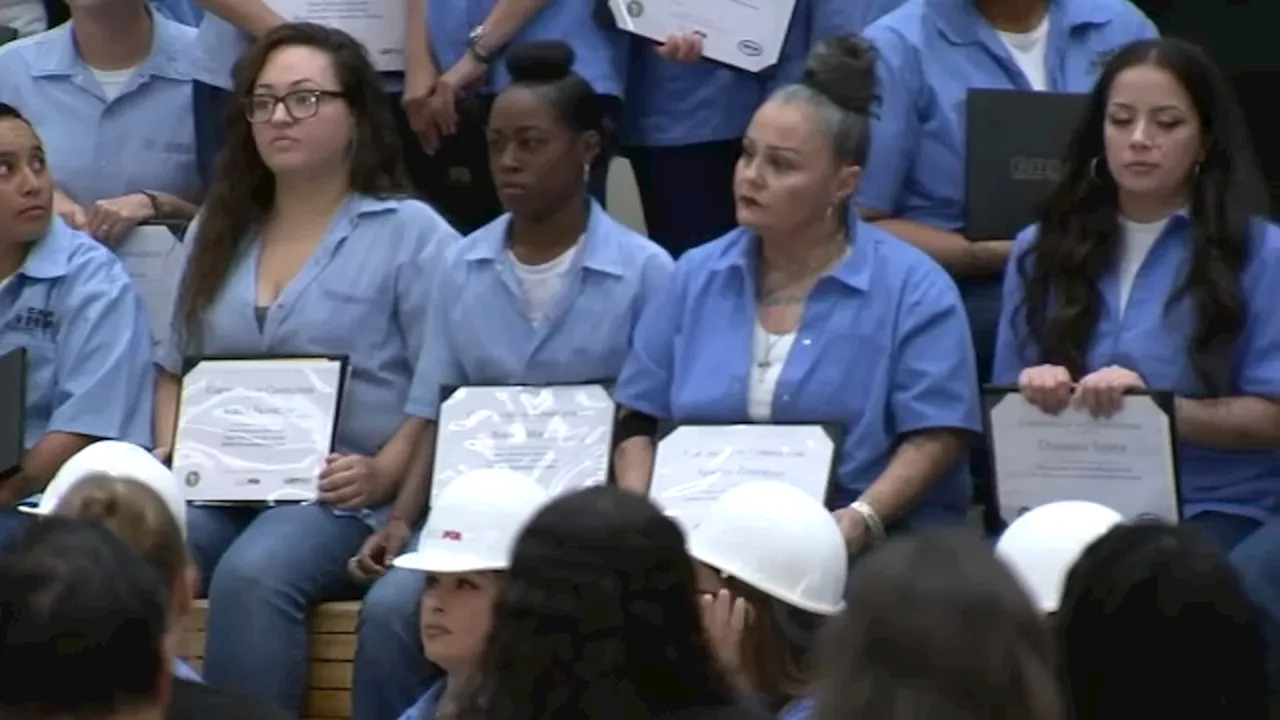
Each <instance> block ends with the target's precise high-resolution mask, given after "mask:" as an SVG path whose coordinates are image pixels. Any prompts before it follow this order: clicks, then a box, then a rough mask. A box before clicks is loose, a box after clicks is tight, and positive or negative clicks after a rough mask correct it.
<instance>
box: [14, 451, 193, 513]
mask: <svg viewBox="0 0 1280 720" xmlns="http://www.w3.org/2000/svg"><path fill="white" fill-rule="evenodd" d="M98 474H103V475H110V476H112V477H116V478H127V479H130V480H137V481H138V482H141V483H142V484H144V485H146V486H147V487H149V488H151V489H152V490H155V491H156V494H158V495H159V496H160V498H161V499H162V500H164V504H165V505H166V506H168V508H169V512H171V513H173V519H174V520H176V521H177V523H178V529H179V530H181V531H182V534H183V537H186V533H187V501H186V498H185V497H184V495H183V492H182V487H181V485H180V484H179V483H178V480H177V478H175V477H174V476H173V472H172V471H171V470H169V468H167V467H165V466H164V465H163V464H162V463H161V462H160V461H159V460H157V459H156V458H155V456H153V455H152V454H151V453H149V452H147V451H146V450H144V449H142V448H140V447H138V446H137V445H133V444H131V443H127V442H120V441H118V440H99V441H98V442H95V443H93V444H92V445H89V446H87V447H85V448H84V449H83V450H81V451H80V452H78V453H76V454H75V455H72V456H71V457H70V458H69V459H68V460H67V461H66V462H65V463H63V464H62V467H61V468H59V469H58V473H57V474H56V475H54V476H53V480H52V481H50V483H49V486H48V487H46V488H45V489H44V493H43V494H42V495H41V496H40V503H39V504H38V505H36V506H35V507H25V506H24V507H20V508H19V509H20V510H22V511H24V512H29V513H33V514H35V515H52V514H53V513H54V512H55V511H56V510H57V508H58V503H60V502H62V498H64V497H66V495H67V493H68V492H69V491H70V490H71V488H72V487H74V486H75V485H76V483H78V482H80V481H81V480H83V479H84V478H86V477H89V476H90V475H98Z"/></svg>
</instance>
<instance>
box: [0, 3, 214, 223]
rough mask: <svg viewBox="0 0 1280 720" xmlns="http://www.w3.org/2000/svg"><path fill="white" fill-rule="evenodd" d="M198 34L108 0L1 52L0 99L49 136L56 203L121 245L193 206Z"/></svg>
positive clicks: (196, 197)
mask: <svg viewBox="0 0 1280 720" xmlns="http://www.w3.org/2000/svg"><path fill="white" fill-rule="evenodd" d="M195 35H196V33H195V30H193V29H191V28H190V27H187V26H185V25H182V24H179V23H177V22H174V21H173V20H169V19H168V18H165V17H162V16H160V15H157V14H156V13H155V12H153V11H152V10H151V9H150V6H149V5H148V4H147V3H146V2H144V0H101V1H100V2H96V3H87V4H86V3H77V4H75V5H73V6H72V9H71V22H70V23H69V24H66V25H60V26H58V27H56V28H54V29H53V30H50V31H48V32H46V33H42V34H40V35H38V36H35V37H32V38H30V39H28V40H25V41H22V42H18V43H14V44H11V45H8V46H6V47H4V48H3V50H0V102H6V103H9V104H10V105H13V106H14V107H17V108H19V109H21V110H22V112H23V114H24V115H26V116H27V118H28V119H29V120H30V121H31V123H32V124H33V125H34V126H35V128H36V130H37V131H38V132H39V133H40V135H41V136H42V137H43V138H44V139H45V148H46V150H47V151H48V153H49V164H50V168H51V169H52V170H53V173H54V176H55V177H56V179H57V189H56V190H55V195H54V198H55V199H54V208H55V211H56V212H57V213H58V215H59V216H60V217H62V219H63V220H64V221H65V222H67V224H69V225H71V226H72V227H73V228H75V229H77V230H83V231H85V232H87V233H89V234H91V235H93V236H94V237H96V238H97V239H98V240H100V241H102V242H105V243H107V244H109V245H115V244H118V243H119V242H120V241H122V240H123V239H124V238H125V237H126V236H127V235H128V234H129V232H130V231H132V230H133V229H134V228H135V227H137V226H138V225H139V224H141V223H144V222H149V221H152V220H184V221H185V220H190V219H191V218H192V217H193V216H194V215H195V212H196V204H197V203H199V202H200V200H201V198H202V197H203V194H204V192H203V185H202V183H201V182H200V177H199V173H198V172H197V171H196V147H195V119H194V118H193V117H192V115H191V110H192V108H191V87H192V77H193V74H194V61H193V58H192V57H191V45H192V43H193V42H194V41H195Z"/></svg>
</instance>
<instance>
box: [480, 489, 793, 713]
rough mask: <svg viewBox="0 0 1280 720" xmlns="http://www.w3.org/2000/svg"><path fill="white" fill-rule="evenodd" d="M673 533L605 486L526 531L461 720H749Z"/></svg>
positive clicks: (631, 497) (653, 511) (574, 498)
mask: <svg viewBox="0 0 1280 720" xmlns="http://www.w3.org/2000/svg"><path fill="white" fill-rule="evenodd" d="M695 594H696V590H695V582H694V571H693V561H692V560H690V558H689V555H688V553H687V552H685V540H684V535H683V533H681V532H680V529H679V528H678V527H677V526H676V524H675V523H674V522H673V521H672V520H671V519H669V518H667V517H666V516H664V515H663V514H662V513H661V512H660V511H659V510H658V509H657V508H656V507H654V506H653V504H652V503H650V502H649V501H648V500H646V499H645V498H643V497H641V496H639V495H636V494H635V493H630V492H626V491H623V490H619V489H617V488H615V487H612V486H606V487H598V488H592V489H588V490H583V491H581V492H577V493H574V494H571V495H566V496H563V497H561V498H560V499H558V500H555V501H554V502H552V503H551V504H549V505H547V506H546V507H544V508H543V509H542V510H541V511H540V512H539V513H538V514H537V515H536V516H534V518H533V520H531V521H530V522H529V524H528V525H527V526H526V527H525V529H524V531H523V532H522V533H521V536H520V539H519V540H518V541H517V542H516V547H515V550H514V551H513V553H512V558H511V566H510V568H509V569H508V570H507V576H506V580H505V582H504V583H503V586H502V590H501V593H500V594H499V596H498V601H497V605H496V607H495V609H494V620H493V627H492V629H491V631H490V635H489V642H488V644H487V646H486V647H485V651H484V655H483V657H482V658H481V661H480V668H481V669H480V671H479V673H478V675H479V682H478V686H477V687H476V689H475V690H474V692H473V693H472V695H471V697H470V698H468V700H467V701H465V704H464V708H465V709H464V711H463V712H462V714H461V717H464V718H468V720H480V719H484V720H550V719H551V718H602V719H603V718H608V719H609V720H649V719H650V718H671V719H674V718H681V719H687V720H695V719H697V720H712V719H713V718H714V719H716V720H738V719H739V718H742V719H744V720H755V719H756V718H767V717H768V715H767V714H764V712H763V710H757V709H755V708H753V707H750V706H740V705H738V704H737V703H736V699H735V697H734V693H733V691H732V690H731V689H730V685H729V681H728V680H727V679H726V678H725V677H724V676H723V675H722V674H721V672H720V670H719V669H718V667H717V665H716V662H715V660H714V659H713V658H712V655H711V652H710V650H708V649H707V646H706V644H705V640H704V637H703V632H702V623H701V621H700V619H699V610H698V605H697V599H696V597H695Z"/></svg>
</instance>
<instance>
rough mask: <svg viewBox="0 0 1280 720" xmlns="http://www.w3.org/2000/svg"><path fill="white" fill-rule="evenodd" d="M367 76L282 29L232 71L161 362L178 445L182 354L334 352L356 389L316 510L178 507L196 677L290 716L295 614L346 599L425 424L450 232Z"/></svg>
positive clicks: (313, 33) (297, 653)
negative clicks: (424, 348) (427, 341)
mask: <svg viewBox="0 0 1280 720" xmlns="http://www.w3.org/2000/svg"><path fill="white" fill-rule="evenodd" d="M381 93H382V89H381V87H380V81H379V79H378V75H377V73H376V72H375V71H374V69H373V67H372V66H371V65H370V63H369V60H368V58H367V56H366V55H365V53H364V50H363V49H362V48H361V47H360V45H359V43H358V42H357V41H355V40H354V39H353V38H351V37H350V36H348V35H346V34H345V33H343V32H341V31H339V30H332V29H327V28H323V27H320V26H317V25H282V26H280V27H278V28H275V29H273V30H271V31H270V32H268V33H267V34H266V35H264V36H263V38H262V39H261V40H260V41H259V43H258V45H256V46H255V47H254V48H253V49H252V50H251V51H250V53H249V54H248V55H246V56H245V58H244V59H243V62H242V64H241V65H240V72H239V75H238V77H237V78H236V96H237V97H238V98H239V100H240V102H241V103H242V112H240V113H239V114H237V115H235V116H234V117H232V118H231V121H230V124H229V127H228V131H229V136H228V139H229V142H228V145H227V147H226V149H225V150H224V152H223V155H222V160H221V166H220V167H219V175H218V178H217V181H216V182H215V183H214V185H213V188H212V190H211V194H210V198H209V203H208V206H207V207H206V208H205V210H204V212H203V214H202V215H201V218H200V220H199V221H198V225H197V226H196V227H194V228H193V229H192V230H191V232H190V233H189V234H188V240H187V242H190V243H191V244H192V249H191V255H190V258H189V261H188V265H187V272H186V274H185V276H184V277H183V281H182V285H181V287H180V290H179V299H178V306H177V308H176V310H175V321H174V333H173V336H174V339H173V340H172V341H171V342H170V343H169V345H168V347H166V348H165V349H164V351H163V352H162V353H161V357H160V358H159V364H160V365H161V367H162V369H163V370H164V371H165V373H164V374H163V376H162V378H161V381H160V383H159V385H158V393H159V400H157V403H156V407H157V412H156V416H157V418H156V422H157V432H158V433H159V435H160V437H162V438H170V437H173V433H174V427H175V418H174V414H175V408H176V405H177V393H178V388H179V381H178V375H179V374H180V373H181V372H182V369H183V368H182V366H183V358H184V356H211V355H250V356H252V355H285V356H293V357H298V356H315V355H345V356H347V357H348V359H349V363H350V374H349V377H348V378H347V381H346V388H345V394H344V396H343V404H342V413H341V417H340V418H339V424H338V428H337V433H336V436H335V454H333V455H331V456H330V457H329V458H328V460H327V464H326V467H325V468H324V470H323V471H322V472H321V473H320V477H319V485H318V489H319V495H318V500H319V502H318V503H316V504H311V505H289V506H281V507H274V508H270V509H265V510H263V509H261V508H260V507H208V506H197V507H192V508H191V513H190V515H189V517H188V523H189V526H190V543H191V549H192V553H193V555H194V556H195V558H196V561H197V564H198V565H199V567H200V570H201V573H202V574H203V578H204V587H205V589H206V591H207V593H208V596H209V616H208V638H209V642H208V647H207V648H206V653H205V664H204V672H205V675H206V677H207V678H208V680H209V681H210V682H211V683H213V684H216V685H222V686H225V687H228V688H230V689H234V690H239V691H242V692H247V693H249V694H253V695H257V696H259V697H263V698H266V699H269V700H271V701H273V702H274V703H275V704H276V705H278V706H279V707H281V708H283V709H285V710H288V711H290V712H297V711H298V710H299V709H300V707H301V704H302V695H303V688H304V685H305V681H306V675H307V625H306V618H307V613H308V611H309V610H310V609H311V607H312V606H313V605H314V604H315V603H318V602H321V601H325V600H333V599H337V598H341V597H343V596H344V595H345V596H350V597H358V588H356V587H354V586H353V585H352V583H351V582H350V579H349V578H348V575H347V570H346V565H347V559H348V558H350V557H351V556H352V555H353V554H355V553H356V551H358V550H359V549H360V545H361V543H363V542H364V540H365V538H367V537H368V536H369V535H370V534H371V533H372V532H373V530H374V529H375V528H376V527H377V526H378V525H380V524H381V521H382V519H383V517H384V513H383V512H382V509H383V508H384V507H385V505H386V504H387V503H388V502H389V501H390V500H391V499H392V498H393V497H394V496H395V493H396V490H397V486H398V484H399V482H400V480H401V478H402V477H403V476H404V474H405V470H406V467H407V463H408V460H409V458H410V457H412V455H413V453H412V452H411V450H412V448H413V447H415V445H416V444H417V443H418V442H419V441H420V438H421V436H422V423H421V422H420V421H418V420H415V419H411V418H408V417H406V416H405V415H404V412H403V410H404V398H405V397H406V395H407V394H408V390H409V384H410V380H411V377H412V372H413V365H414V361H415V360H416V359H417V356H418V353H419V350H420V349H421V345H422V333H423V328H424V327H425V326H426V321H427V312H426V310H427V297H428V294H429V290H430V289H431V287H432V282H433V278H434V270H435V268H436V267H438V266H439V265H440V258H441V257H442V256H443V254H444V252H445V250H446V249H447V248H448V247H450V246H452V245H454V244H455V242H456V241H457V239H458V237H457V234H456V233H455V232H454V231H453V229H452V228H450V227H449V226H448V225H447V224H446V223H445V222H444V221H443V220H442V219H441V218H440V217H439V216H438V215H437V214H436V213H435V212H434V211H432V210H431V208H429V207H428V206H426V205H424V204H422V203H420V202H417V201H414V200H408V199H405V197H406V192H407V183H406V181H405V180H404V173H403V169H402V166H401V162H400V156H399V148H398V146H397V144H396V140H395V134H394V132H392V130H391V123H392V121H391V118H390V117H389V115H388V111H387V109H386V105H385V103H384V102H383V99H382V95H381Z"/></svg>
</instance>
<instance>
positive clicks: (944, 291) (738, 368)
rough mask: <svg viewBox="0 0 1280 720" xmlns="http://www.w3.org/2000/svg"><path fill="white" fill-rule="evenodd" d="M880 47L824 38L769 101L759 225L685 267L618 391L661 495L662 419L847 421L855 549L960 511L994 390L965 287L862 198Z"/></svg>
mask: <svg viewBox="0 0 1280 720" xmlns="http://www.w3.org/2000/svg"><path fill="white" fill-rule="evenodd" d="M875 93H876V88H875V70H874V49H873V48H871V47H870V45H869V44H867V43H866V42H865V41H863V40H861V39H859V38H857V37H856V36H848V37H840V38H833V39H831V40H827V41H824V42H823V43H821V44H819V46H818V47H817V48H816V49H815V50H814V52H813V54H812V55H811V56H810V58H809V62H808V66H807V67H806V69H805V73H804V80H803V81H802V82H801V83H800V84H797V85H790V86H788V87H785V88H783V89H781V90H779V91H778V92H776V93H775V94H774V95H773V97H772V98H770V100H769V101H768V102H767V103H765V104H764V106H762V107H761V108H760V110H758V111H757V112H756V115H755V117H754V118H753V119H752V121H751V126H750V127H749V128H748V131H747V136H746V139H745V141H744V146H743V148H744V149H743V155H742V158H741V159H740V160H739V161H738V166H737V172H736V176H735V183H734V193H735V195H736V197H737V213H738V220H739V222H740V223H741V224H742V227H740V228H739V229H737V230H734V231H732V232H730V233H729V234H728V235H725V236H724V237H722V238H719V239H718V240H715V241H713V242H711V243H708V244H706V245H704V246H702V247H699V248H697V249H696V250H694V251H692V252H690V253H687V254H685V255H684V256H683V257H681V259H680V260H679V261H678V262H677V263H676V270H675V276H674V278H673V280H672V283H671V289H670V290H669V291H668V292H667V293H665V294H664V295H663V297H662V299H661V300H660V301H659V302H657V303H654V304H653V305H651V306H650V307H649V308H648V309H647V310H646V311H645V313H644V315H643V316H642V318H641V320H640V324H639V325H638V326H637V328H636V336H635V341H634V348H633V349H632V352H631V355H630V357H629V358H628V359H627V363H626V365H625V366H624V367H623V370H622V375H621V377H620V378H619V379H618V384H617V387H616V389H615V393H614V397H615V399H616V400H617V402H618V404H619V405H622V406H624V407H625V408H628V409H629V413H627V414H626V415H624V416H623V417H622V420H621V425H620V430H619V432H618V434H617V436H616V437H619V438H621V439H622V442H621V445H620V446H619V448H618V451H617V455H616V457H615V471H616V473H617V477H618V482H619V484H621V485H622V486H623V487H626V488H628V489H631V490H634V491H635V492H639V493H646V492H647V491H648V488H649V478H650V475H651V472H652V465H653V450H654V446H653V437H652V436H653V430H654V427H655V423H656V421H657V420H671V421H674V422H676V423H681V422H718V423H740V422H748V421H752V422H766V423H767V422H807V423H841V424H843V425H844V426H845V430H846V436H845V441H844V445H843V447H842V448H841V450H840V457H839V468H838V481H837V484H836V487H835V489H834V490H835V491H834V492H833V493H832V495H831V501H832V505H831V508H832V509H833V510H834V511H835V513H836V516H837V519H838V520H839V522H840V526H841V529H842V530H843V531H844V533H845V537H846V539H847V540H848V543H849V547H850V549H851V551H854V552H856V551H860V550H862V549H863V548H864V547H865V546H867V545H868V544H869V543H871V542H873V541H875V540H878V539H880V538H881V537H882V536H883V535H884V534H885V532H886V531H887V530H890V529H897V528H899V527H904V526H905V525H906V524H908V523H912V522H959V521H962V520H963V518H964V517H965V513H966V512H967V510H968V507H969V499H970V487H969V476H968V473H967V467H966V466H965V464H964V463H963V462H961V459H962V456H963V455H964V453H965V451H966V450H967V449H968V442H969V437H970V434H971V433H974V432H978V431H979V429H980V427H981V424H980V419H979V402H978V384H977V380H976V377H977V375H976V372H975V369H974V360H973V351H972V346H971V345H970V343H969V340H968V337H969V327H968V324H967V323H966V322H965V318H964V313H963V310H962V308H961V306H960V304H959V297H958V295H957V292H956V288H955V285H954V284H953V283H952V281H951V279H950V278H949V277H947V275H946V273H944V272H943V271H942V270H941V269H940V268H939V267H938V266H937V265H936V264H935V263H934V262H933V261H931V260H929V259H928V258H927V257H926V256H925V255H924V254H923V253H921V252H919V251H917V250H915V249H914V248H912V247H910V246H908V245H906V244H905V243H902V242H900V241H898V240H897V239H895V238H893V237H891V236H889V235H888V234H887V233H885V232H883V231H881V230H879V229H877V228H876V227H874V226H872V225H869V224H866V223H863V222H860V221H858V220H857V218H856V216H854V215H853V214H852V213H851V212H849V210H848V207H849V205H848V201H849V197H850V196H851V195H852V194H853V193H854V192H855V191H856V189H857V187H858V182H859V178H860V176H861V166H862V163H863V162H865V160H866V153H867V144H868V142H869V139H870V114H871V112H872V101H873V98H874V97H875Z"/></svg>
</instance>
